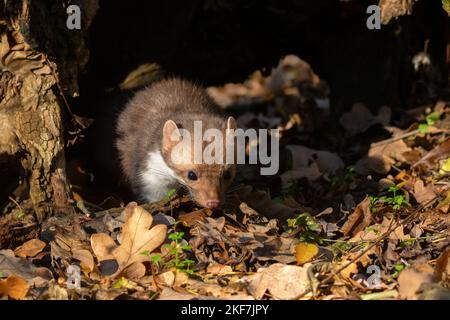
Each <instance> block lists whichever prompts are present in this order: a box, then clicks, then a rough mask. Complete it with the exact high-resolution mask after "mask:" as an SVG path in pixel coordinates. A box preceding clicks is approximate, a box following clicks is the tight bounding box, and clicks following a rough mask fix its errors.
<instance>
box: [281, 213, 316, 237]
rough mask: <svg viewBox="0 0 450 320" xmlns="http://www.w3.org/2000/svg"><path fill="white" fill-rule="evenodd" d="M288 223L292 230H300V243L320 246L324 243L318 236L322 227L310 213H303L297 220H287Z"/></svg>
mask: <svg viewBox="0 0 450 320" xmlns="http://www.w3.org/2000/svg"><path fill="white" fill-rule="evenodd" d="M287 223H288V227H290V228H300V241H302V242H309V243H318V244H321V243H322V242H323V239H322V238H321V237H320V236H319V234H318V232H320V226H319V224H317V222H316V220H314V218H313V217H312V216H311V215H310V214H309V213H308V212H303V213H301V214H299V215H298V216H297V217H296V218H293V219H287Z"/></svg>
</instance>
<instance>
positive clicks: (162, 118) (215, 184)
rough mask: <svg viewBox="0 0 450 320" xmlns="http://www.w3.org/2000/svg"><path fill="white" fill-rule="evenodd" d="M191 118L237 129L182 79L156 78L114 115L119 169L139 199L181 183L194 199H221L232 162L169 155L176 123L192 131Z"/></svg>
mask: <svg viewBox="0 0 450 320" xmlns="http://www.w3.org/2000/svg"><path fill="white" fill-rule="evenodd" d="M194 121H201V122H202V125H203V129H209V128H215V129H219V130H221V131H222V132H224V134H225V131H226V129H227V128H228V129H235V122H234V119H233V118H231V117H230V118H228V120H227V119H226V118H225V117H224V116H223V115H222V114H221V112H220V110H219V108H218V107H217V106H216V105H215V104H214V102H213V101H212V99H211V98H210V97H209V96H208V95H207V94H206V92H205V90H204V89H202V88H200V87H198V86H196V85H194V84H192V83H190V82H188V81H184V80H179V79H169V80H162V81H159V82H157V83H154V84H152V85H151V86H149V87H147V88H144V89H143V90H141V91H139V92H137V93H136V94H135V96H134V97H133V98H132V99H131V100H130V101H129V102H128V103H127V104H126V106H125V108H124V110H123V111H122V112H121V113H120V115H119V118H118V122H117V127H116V132H117V136H118V138H117V139H116V142H115V145H116V147H117V150H118V154H119V159H120V163H121V167H122V170H123V174H124V176H125V178H126V180H127V181H128V183H129V184H130V186H131V189H132V191H133V192H134V193H135V195H136V196H137V197H138V198H139V199H140V200H143V201H148V202H154V201H158V200H160V199H161V198H163V197H164V196H165V195H166V194H167V192H168V190H170V189H172V188H177V186H179V185H180V184H181V185H184V186H186V189H188V190H189V192H190V194H191V195H192V198H193V200H194V201H195V202H197V203H198V204H200V205H202V206H204V207H210V208H215V207H217V206H219V205H220V203H221V201H222V200H223V197H224V193H225V191H226V189H227V188H228V186H229V185H230V184H231V182H232V180H233V179H234V176H235V172H236V167H235V165H234V164H226V163H223V164H205V163H200V164H196V163H194V161H190V160H189V161H187V162H186V161H185V163H183V164H177V163H175V162H174V161H173V159H172V158H171V151H172V149H173V147H174V146H175V143H174V142H173V141H172V140H171V139H170V137H171V134H173V133H174V131H177V130H178V129H179V128H183V129H186V130H188V131H190V132H192V130H193V127H194ZM186 143H191V142H186ZM186 146H187V145H186Z"/></svg>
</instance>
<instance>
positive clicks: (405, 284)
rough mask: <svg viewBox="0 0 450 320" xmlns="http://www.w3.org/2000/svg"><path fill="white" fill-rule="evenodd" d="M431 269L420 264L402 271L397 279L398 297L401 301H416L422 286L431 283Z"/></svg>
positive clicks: (432, 279) (432, 278) (433, 278)
mask: <svg viewBox="0 0 450 320" xmlns="http://www.w3.org/2000/svg"><path fill="white" fill-rule="evenodd" d="M434 280H435V277H434V275H433V268H431V267H430V266H429V265H427V264H420V265H416V266H413V267H410V268H407V269H405V270H403V271H402V272H401V273H400V275H399V277H398V285H399V290H398V292H399V295H400V298H401V299H407V300H417V299H418V294H420V292H419V290H420V288H421V287H422V285H424V284H427V283H433V282H434Z"/></svg>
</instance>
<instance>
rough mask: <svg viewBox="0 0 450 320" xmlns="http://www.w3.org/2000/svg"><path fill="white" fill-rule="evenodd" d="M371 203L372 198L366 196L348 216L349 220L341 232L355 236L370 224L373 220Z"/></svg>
mask: <svg viewBox="0 0 450 320" xmlns="http://www.w3.org/2000/svg"><path fill="white" fill-rule="evenodd" d="M369 204H370V199H369V197H366V198H365V199H364V200H363V201H361V203H360V204H358V206H357V207H356V208H355V211H353V213H352V214H351V215H350V216H349V217H348V219H347V222H345V223H344V225H343V226H342V227H341V232H342V233H343V234H344V235H345V236H347V235H352V236H354V235H356V234H357V233H358V232H360V231H362V230H364V229H365V228H366V227H368V226H369V225H370V223H371V222H372V215H371V213H370V209H369Z"/></svg>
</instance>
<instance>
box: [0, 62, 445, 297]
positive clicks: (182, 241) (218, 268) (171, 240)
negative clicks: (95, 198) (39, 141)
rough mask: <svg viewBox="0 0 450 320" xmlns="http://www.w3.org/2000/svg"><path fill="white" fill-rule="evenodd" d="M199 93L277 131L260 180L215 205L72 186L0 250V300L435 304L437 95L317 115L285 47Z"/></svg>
mask: <svg viewBox="0 0 450 320" xmlns="http://www.w3.org/2000/svg"><path fill="white" fill-rule="evenodd" d="M13 62H14V61H13ZM208 91H209V92H210V94H211V96H212V97H213V98H214V99H215V100H216V102H217V103H218V104H220V105H221V106H222V107H223V108H226V109H228V110H232V111H233V112H236V114H237V115H238V116H237V120H238V123H239V125H240V126H241V127H242V128H256V129H258V128H264V129H267V128H272V129H279V130H280V137H281V139H280V170H279V173H278V174H277V175H276V176H260V175H259V169H260V168H259V167H258V166H257V165H256V166H245V167H242V168H239V169H238V170H241V171H239V173H238V176H237V179H236V181H235V185H233V186H232V187H231V188H230V190H229V192H228V193H227V199H226V201H225V204H224V206H223V208H221V209H218V210H210V209H204V208H200V207H198V206H197V205H196V204H194V203H193V202H191V201H190V200H189V199H188V198H187V197H181V196H177V195H175V196H173V195H170V196H168V197H167V198H166V199H164V200H162V201H161V202H158V203H153V204H140V205H138V204H136V203H133V202H132V203H129V204H128V205H126V206H124V207H118V206H117V205H116V206H113V207H112V208H111V206H106V205H105V206H104V207H103V205H104V203H102V204H94V205H93V204H89V203H88V202H86V203H85V205H84V206H82V207H80V206H79V204H80V203H81V202H82V201H83V194H82V192H80V193H79V194H78V193H77V195H76V199H75V200H76V201H74V203H77V207H76V212H75V213H73V214H72V215H66V216H53V217H51V218H49V219H48V220H47V221H46V222H45V223H44V224H43V225H42V226H41V230H40V232H39V236H38V238H36V239H32V240H30V241H28V242H25V243H20V245H18V246H15V247H14V248H9V249H6V250H1V251H0V296H1V297H2V298H4V299H98V300H101V299H107V300H113V299H167V300H170V299H200V300H201V299H242V300H255V299H256V300H258V299H327V300H329V299H333V300H334V299H364V300H368V299H449V297H450V291H449V280H450V279H449V275H450V219H449V208H450V182H449V181H450V179H449V177H450V140H449V133H450V132H449V130H450V108H449V103H448V102H445V101H440V102H437V103H436V104H433V105H427V106H423V107H421V108H419V111H415V112H414V115H411V114H412V113H411V114H408V113H405V114H402V115H400V116H398V115H397V114H396V113H395V112H394V111H395V110H391V108H389V107H387V106H385V107H381V108H379V109H378V111H377V112H373V110H372V111H371V110H369V108H367V107H366V106H365V105H364V104H362V103H356V104H355V105H354V106H353V107H351V108H349V109H351V110H350V111H349V112H346V113H344V114H343V115H342V116H341V117H340V119H339V120H338V119H333V117H332V116H331V115H330V112H329V110H328V109H329V102H328V94H329V90H328V88H327V86H326V84H325V82H324V81H323V80H321V79H320V78H319V77H318V75H317V74H316V73H315V72H314V71H313V70H312V68H311V66H310V65H309V64H307V63H306V62H305V61H303V60H301V59H300V58H298V57H296V56H292V55H289V56H286V57H285V58H283V59H281V61H280V63H279V65H278V66H277V67H275V68H274V69H273V70H272V71H271V72H270V74H269V75H267V76H264V75H263V74H262V73H261V72H259V71H257V72H255V73H253V74H252V75H251V76H250V77H249V79H248V80H247V81H245V82H244V83H234V84H227V85H225V86H223V87H213V88H209V90H208ZM81 189H82V188H81ZM116 200H117V201H115V203H120V201H119V200H120V199H116ZM105 203H106V202H105ZM80 208H81V209H80ZM22 242H23V241H22ZM11 249H13V250H11Z"/></svg>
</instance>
